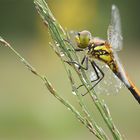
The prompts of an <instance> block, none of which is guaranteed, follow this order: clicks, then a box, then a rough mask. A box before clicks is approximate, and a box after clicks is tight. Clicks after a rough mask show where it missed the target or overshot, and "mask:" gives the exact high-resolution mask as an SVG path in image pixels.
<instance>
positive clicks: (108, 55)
mask: <svg viewBox="0 0 140 140" xmlns="http://www.w3.org/2000/svg"><path fill="white" fill-rule="evenodd" d="M75 40H76V46H77V48H75V51H78V52H81V51H84V52H85V55H84V57H83V59H82V61H81V63H80V64H79V63H77V62H75V61H71V62H69V63H73V64H76V65H78V66H79V69H84V70H89V63H90V64H91V66H92V67H93V70H94V71H95V74H96V79H94V80H92V81H91V82H95V84H94V85H93V86H92V87H91V89H90V90H92V89H93V88H94V87H95V86H96V85H97V84H98V83H100V81H101V80H102V79H103V78H104V75H105V74H104V72H103V71H102V69H101V68H100V67H99V66H98V65H97V64H96V62H95V60H99V61H101V62H103V63H105V64H106V65H107V66H108V67H109V68H110V69H111V71H112V72H113V73H114V74H115V75H116V77H118V78H119V79H120V80H121V82H122V83H123V84H124V85H125V86H126V87H127V89H128V90H129V91H130V92H131V93H132V95H133V96H134V98H135V99H136V100H137V101H138V103H139V104H140V91H139V90H138V89H137V87H136V86H135V85H134V83H133V82H132V81H131V80H130V78H129V77H128V74H127V73H126V71H125V69H124V67H123V65H122V63H121V62H120V60H119V57H118V54H117V52H118V51H120V50H122V48H123V37H122V32H121V21H120V13H119V9H118V8H117V6H116V5H112V8H111V21H110V24H109V26H108V30H107V39H106V40H104V39H101V38H98V37H92V35H91V33H90V32H89V31H87V30H83V31H81V32H78V33H77V35H75ZM99 72H100V74H99ZM81 86H83V85H80V86H79V87H78V88H80V87H81Z"/></svg>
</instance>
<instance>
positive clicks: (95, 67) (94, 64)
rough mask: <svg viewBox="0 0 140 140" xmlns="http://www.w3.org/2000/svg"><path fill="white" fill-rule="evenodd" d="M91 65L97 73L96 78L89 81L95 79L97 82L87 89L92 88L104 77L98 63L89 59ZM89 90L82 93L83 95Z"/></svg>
mask: <svg viewBox="0 0 140 140" xmlns="http://www.w3.org/2000/svg"><path fill="white" fill-rule="evenodd" d="M91 65H92V67H93V68H94V70H95V73H96V75H97V79H95V80H93V81H91V82H95V81H97V82H96V83H95V84H94V85H93V86H92V87H91V88H90V89H89V91H90V90H92V89H93V88H94V87H95V86H96V85H97V84H98V83H99V82H101V80H102V79H103V78H104V73H103V71H102V70H101V69H100V68H99V67H98V65H97V64H96V63H95V62H94V61H91ZM97 70H98V71H99V72H100V73H101V77H100V76H99V73H98V71H97ZM89 91H87V92H86V93H85V94H83V96H84V95H86V94H87V93H88V92H89Z"/></svg>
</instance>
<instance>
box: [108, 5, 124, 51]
mask: <svg viewBox="0 0 140 140" xmlns="http://www.w3.org/2000/svg"><path fill="white" fill-rule="evenodd" d="M107 36H108V42H109V43H110V45H111V46H112V49H113V50H115V51H120V50H121V49H122V46H123V43H122V41H123V37H122V32H121V21H120V14H119V9H118V8H117V7H116V6H115V5H112V11H111V23H110V25H109V27H108V30H107Z"/></svg>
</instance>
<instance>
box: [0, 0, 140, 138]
mask: <svg viewBox="0 0 140 140" xmlns="http://www.w3.org/2000/svg"><path fill="white" fill-rule="evenodd" d="M47 2H48V4H49V5H50V8H51V9H52V11H53V13H54V15H55V17H56V18H57V19H58V21H59V22H60V23H61V24H62V26H63V27H66V28H67V29H68V30H76V31H79V30H83V29H88V30H90V31H91V32H92V33H93V35H95V36H100V37H103V38H106V29H107V26H108V23H109V20H110V9H111V5H112V4H113V3H115V4H116V5H117V6H118V7H119V9H120V13H121V18H122V29H123V35H124V50H123V51H122V52H121V58H122V61H123V63H124V65H125V67H126V70H127V71H128V73H129V74H130V77H132V79H133V81H134V82H135V83H136V85H137V86H138V87H139V88H140V82H139V79H140V75H139V71H140V65H139V63H138V61H139V60H140V57H139V52H140V49H139V48H140V47H139V46H140V42H139V39H140V32H139V30H140V26H139V25H140V18H139V15H138V14H139V5H140V1H138V0H133V1H131V0H127V1H122V0H117V1H113V0H106V1H105V0H76V1H74V0H71V1H66V0H47ZM0 35H1V36H3V37H4V38H5V39H7V41H9V42H10V43H11V44H12V45H13V46H15V48H16V49H17V50H18V51H19V52H20V53H21V54H22V55H23V56H25V58H27V59H28V60H29V61H30V62H31V63H32V64H33V65H34V66H36V67H37V68H38V69H39V70H40V71H42V72H44V73H47V75H48V78H49V79H50V80H51V81H52V83H54V85H55V87H56V88H57V89H59V90H60V92H61V91H65V93H64V94H69V93H70V92H69V91H70V90H71V89H70V86H69V82H68V81H67V79H66V78H65V75H66V74H65V71H64V70H63V67H62V66H61V62H60V61H59V59H58V58H57V57H56V55H55V54H54V52H53V51H52V50H51V48H49V47H48V42H49V36H48V31H47V29H46V27H45V26H44V25H43V24H42V21H41V20H40V17H39V16H38V14H37V12H36V10H35V8H34V4H33V1H32V0H0ZM132 52H133V53H132ZM0 66H1V69H0V77H1V78H0V140H25V139H26V140H28V139H29V140H40V139H41V140H46V139H47V140H56V139H57V140H59V139H60V140H63V139H67V140H71V139H74V140H75V139H81V140H82V139H89V140H90V139H93V136H92V135H91V134H90V133H89V132H88V131H87V130H86V129H85V128H83V126H82V125H80V123H77V121H76V119H75V118H74V117H73V116H72V115H71V113H70V112H69V111H68V110H66V109H65V108H64V107H63V106H62V105H61V104H60V103H59V102H58V101H57V100H55V98H53V97H52V96H51V95H50V94H49V93H48V94H46V89H45V88H44V86H43V85H42V83H41V82H40V80H39V79H37V78H35V77H34V76H33V75H31V74H30V72H28V71H27V70H26V69H24V66H22V65H21V64H20V63H19V62H18V61H17V59H16V58H15V56H13V54H11V52H10V51H9V50H8V49H7V48H0ZM62 76H64V78H62ZM64 96H65V95H64ZM68 96H69V95H68ZM103 98H104V99H105V100H106V101H107V103H108V105H109V107H110V110H111V112H112V116H113V119H114V120H115V122H116V124H118V127H119V128H120V130H121V132H122V133H123V134H124V135H125V137H126V138H127V139H128V140H132V139H133V140H138V139H139V137H140V134H139V130H140V125H139V118H140V110H139V105H138V104H137V102H135V100H134V99H133V97H132V96H131V95H130V93H129V91H128V90H127V89H125V88H123V89H122V90H121V93H120V94H118V95H115V96H114V95H111V96H105V95H103ZM70 100H72V101H73V100H74V97H73V98H70ZM91 109H92V110H93V111H94V113H95V114H96V110H94V109H95V108H94V106H91ZM96 116H97V117H96V119H97V118H98V117H99V116H98V114H97V115H96ZM99 123H102V122H99Z"/></svg>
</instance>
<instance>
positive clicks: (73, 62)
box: [65, 56, 88, 70]
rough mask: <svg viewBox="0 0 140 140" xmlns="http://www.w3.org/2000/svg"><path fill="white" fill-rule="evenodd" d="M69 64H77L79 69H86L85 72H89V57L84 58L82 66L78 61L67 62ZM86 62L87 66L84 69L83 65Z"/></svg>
mask: <svg viewBox="0 0 140 140" xmlns="http://www.w3.org/2000/svg"><path fill="white" fill-rule="evenodd" d="M65 62H67V63H68V64H76V65H77V66H78V69H84V70H88V57H86V56H84V58H83V59H82V61H81V64H79V63H78V62H76V61H65ZM84 62H86V63H85V64H86V66H85V67H84V66H83V63H84Z"/></svg>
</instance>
